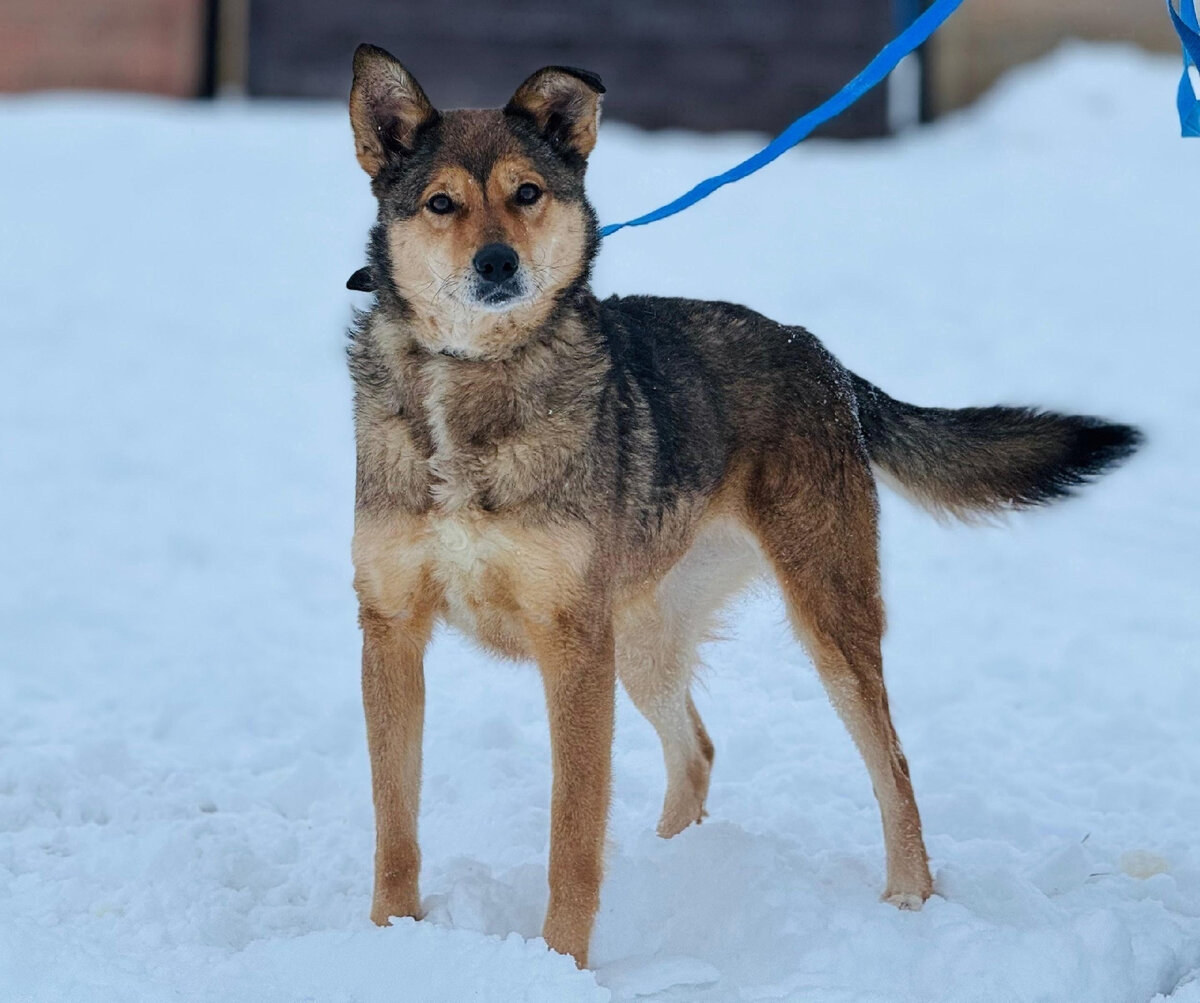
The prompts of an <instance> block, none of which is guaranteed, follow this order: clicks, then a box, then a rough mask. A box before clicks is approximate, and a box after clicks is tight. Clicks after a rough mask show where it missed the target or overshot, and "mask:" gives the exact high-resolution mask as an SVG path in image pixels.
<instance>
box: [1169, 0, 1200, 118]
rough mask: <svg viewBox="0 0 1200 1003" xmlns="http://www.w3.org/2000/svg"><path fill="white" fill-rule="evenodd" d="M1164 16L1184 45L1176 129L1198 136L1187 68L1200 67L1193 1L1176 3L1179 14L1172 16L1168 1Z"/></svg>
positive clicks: (1197, 101)
mask: <svg viewBox="0 0 1200 1003" xmlns="http://www.w3.org/2000/svg"><path fill="white" fill-rule="evenodd" d="M1167 13H1168V14H1170V15H1171V22H1172V23H1173V24H1174V25H1175V30H1176V31H1177V32H1179V41H1181V42H1182V43H1183V76H1182V77H1180V79H1179V91H1178V93H1177V94H1176V97H1175V104H1176V105H1177V106H1178V108H1179V128H1180V131H1181V132H1182V133H1183V135H1185V136H1200V98H1197V97H1196V90H1195V88H1194V87H1193V86H1192V80H1191V77H1190V76H1189V74H1188V66H1189V65H1191V66H1200V24H1197V23H1196V8H1195V6H1194V3H1193V0H1179V13H1178V14H1176V13H1175V4H1174V2H1173V0H1167Z"/></svg>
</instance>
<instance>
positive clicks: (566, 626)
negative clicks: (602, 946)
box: [533, 603, 616, 968]
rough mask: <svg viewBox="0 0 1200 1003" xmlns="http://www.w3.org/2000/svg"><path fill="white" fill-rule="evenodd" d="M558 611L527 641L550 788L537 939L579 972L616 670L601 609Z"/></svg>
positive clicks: (594, 894)
mask: <svg viewBox="0 0 1200 1003" xmlns="http://www.w3.org/2000/svg"><path fill="white" fill-rule="evenodd" d="M584 605H585V606H586V607H587V608H577V609H572V610H559V611H558V612H556V613H555V614H554V615H553V617H552V618H551V619H550V621H549V623H548V624H546V625H544V626H543V628H542V629H540V630H537V631H536V632H534V633H535V636H534V638H533V641H534V651H535V654H536V656H537V660H538V664H539V667H540V668H541V671H542V682H543V684H544V685H545V689H546V706H547V709H548V711H549V715H550V744H551V747H552V755H553V765H554V788H553V793H552V797H551V805H550V904H549V907H548V908H547V910H546V922H545V925H544V927H543V929H542V935H543V936H544V937H545V938H546V943H547V944H549V945H550V947H551V948H553V949H554V950H556V951H559V952H560V953H562V954H570V955H572V956H573V957H574V958H575V963H576V964H577V965H578V966H579V967H580V968H585V967H587V955H588V941H589V939H590V938H591V935H592V923H593V922H594V920H595V918H596V909H597V908H598V906H599V904H600V880H601V877H602V872H603V869H604V835H605V826H606V824H607V822H608V800H609V782H610V774H611V761H612V737H613V702H614V698H615V687H616V669H615V661H614V656H613V631H612V616H611V613H610V612H609V611H608V609H607V608H604V609H599V608H597V604H594V603H587V604H584Z"/></svg>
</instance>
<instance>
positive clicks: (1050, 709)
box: [0, 46, 1200, 1003]
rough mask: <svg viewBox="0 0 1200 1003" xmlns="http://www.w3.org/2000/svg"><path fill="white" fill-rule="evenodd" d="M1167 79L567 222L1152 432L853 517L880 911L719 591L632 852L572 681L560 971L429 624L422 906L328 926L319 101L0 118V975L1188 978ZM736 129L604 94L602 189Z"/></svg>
mask: <svg viewBox="0 0 1200 1003" xmlns="http://www.w3.org/2000/svg"><path fill="white" fill-rule="evenodd" d="M1177 78H1178V64H1177V62H1175V61H1172V60H1168V59H1163V58H1152V57H1147V56H1143V55H1140V54H1137V53H1136V52H1134V51H1132V50H1127V49H1123V48H1097V47H1082V46H1075V47H1070V48H1067V49H1065V50H1062V51H1060V52H1059V53H1057V54H1055V55H1054V56H1053V57H1051V58H1050V59H1048V60H1047V61H1045V62H1043V63H1040V64H1038V65H1036V66H1034V67H1032V68H1028V69H1025V70H1022V71H1020V72H1018V73H1015V74H1013V75H1012V76H1011V77H1009V78H1008V79H1006V80H1005V81H1004V82H1003V83H1002V84H1001V85H1000V86H999V87H998V88H997V90H996V91H995V92H993V94H992V95H991V96H989V97H988V98H987V99H986V100H985V101H984V102H983V103H982V104H981V105H979V106H978V107H976V108H975V109H973V110H971V111H969V112H966V113H964V114H960V115H956V116H953V117H951V118H948V119H946V120H944V121H942V122H941V123H939V124H937V125H936V126H935V127H932V128H929V129H925V130H921V131H918V132H914V133H908V134H905V135H904V136H902V137H901V138H899V139H895V140H887V141H878V142H871V143H860V144H856V145H846V144H838V143H832V142H810V143H806V144H804V145H803V146H802V147H801V148H799V149H798V150H796V151H795V152H793V153H790V154H788V155H787V156H785V157H784V158H783V159H782V160H781V161H780V162H778V163H777V164H775V165H773V166H772V167H771V168H769V169H767V170H765V171H763V172H762V173H760V174H758V175H756V176H755V177H753V178H752V179H749V180H747V181H745V182H743V183H741V184H739V185H736V186H733V187H730V188H726V189H724V190H723V191H721V192H719V193H718V194H717V195H715V196H714V197H712V198H710V199H709V200H708V201H706V202H705V203H704V204H703V205H701V206H699V207H697V208H695V209H693V210H691V211H689V212H687V213H685V214H683V215H681V216H677V217H675V218H674V219H671V220H668V221H665V222H662V223H659V224H656V225H654V226H651V227H647V228H644V229H638V230H634V231H625V232H622V233H621V234H619V235H617V236H614V237H612V238H611V239H610V240H608V241H607V242H606V245H605V247H604V249H603V253H602V255H601V258H600V261H599V264H598V267H597V273H596V287H597V290H598V291H599V292H601V293H608V292H611V291H618V290H619V291H623V292H656V293H662V294H686V295H693V296H702V297H706V298H713V299H718V298H725V299H730V300H734V301H739V302H745V303H748V304H749V305H751V306H753V307H755V308H756V309H759V310H762V311H763V312H765V313H768V314H770V315H772V316H774V317H776V318H778V319H780V320H783V321H788V322H796V323H803V324H805V325H806V326H808V327H809V328H810V329H812V330H813V331H815V332H816V333H817V334H818V335H819V336H820V337H821V338H822V339H823V340H824V341H825V343H826V344H827V345H828V346H829V347H830V348H831V349H832V350H833V351H834V352H835V353H836V354H837V355H838V356H839V357H840V358H841V359H842V360H843V361H844V362H846V363H847V364H848V365H849V366H851V367H852V368H854V369H855V370H857V371H858V372H860V373H862V374H863V375H864V376H866V377H867V378H869V379H871V380H873V381H874V382H877V383H879V384H880V385H882V386H883V387H884V388H885V389H887V390H888V391H889V392H890V393H892V394H893V395H895V396H898V397H901V398H903V399H908V400H913V401H917V402H920V403H929V404H944V405H963V404H968V403H979V404H983V403H994V402H1011V403H1024V402H1033V403H1040V404H1044V405H1047V406H1054V407H1058V408H1065V409H1072V410H1079V411H1083V412H1094V413H1101V414H1106V415H1110V416H1112V417H1116V418H1121V419H1126V420H1132V421H1135V422H1138V423H1140V424H1142V425H1143V426H1144V427H1145V428H1146V429H1147V431H1148V433H1149V436H1150V444H1149V445H1148V447H1147V448H1146V449H1145V451H1144V453H1143V454H1142V455H1140V456H1139V457H1137V458H1135V459H1134V460H1133V461H1132V462H1131V463H1130V464H1129V465H1128V466H1127V467H1126V468H1124V469H1122V470H1121V471H1118V472H1117V473H1115V474H1113V475H1112V476H1110V477H1108V478H1106V479H1105V480H1104V481H1103V482H1102V483H1101V484H1099V485H1097V486H1095V487H1094V488H1092V489H1091V490H1089V491H1088V492H1087V493H1086V494H1085V495H1084V496H1083V497H1081V498H1079V499H1077V500H1075V501H1072V502H1070V503H1069V504H1064V505H1062V506H1059V507H1057V508H1054V509H1047V510H1045V511H1041V512H1037V513H1033V514H1030V515H1028V516H1021V517H1016V518H1013V519H1011V520H1009V522H1008V523H1007V524H1006V525H1004V526H998V527H985V528H978V527H976V528H968V527H958V526H955V527H944V526H939V525H937V524H936V523H934V522H933V521H931V520H930V519H929V518H928V517H927V516H926V515H924V514H923V513H921V512H919V511H916V510H914V509H911V508H910V507H908V506H907V505H906V504H905V503H904V502H902V501H900V500H898V499H896V498H895V497H892V496H890V495H889V496H886V497H885V498H884V501H883V507H884V513H883V523H884V525H883V558H884V570H885V589H886V597H887V600H888V603H889V614H890V622H891V629H890V633H889V635H888V638H887V641H886V649H885V657H886V663H887V670H888V679H889V683H890V690H891V697H892V707H893V712H894V716H895V718H896V722H897V727H898V729H899V731H900V734H901V737H902V738H903V740H904V743H905V749H906V752H907V754H908V759H909V762H910V764H911V766H912V772H913V776H914V780H915V785H916V789H917V795H918V800H919V802H920V805H921V808H922V812H923V816H924V820H925V826H926V835H927V839H928V843H929V848H930V853H931V857H932V865H933V868H934V873H935V881H936V886H937V891H938V896H936V897H935V898H933V899H932V900H931V901H930V902H929V903H928V904H927V905H926V907H925V908H924V909H923V910H922V911H921V912H918V913H904V912H900V911H897V910H895V909H893V908H891V907H889V906H887V905H884V904H881V903H880V902H879V901H878V896H879V893H880V891H881V890H882V887H883V847H882V838H881V834H880V829H879V821H878V813H877V810H876V807H875V804H874V800H873V797H872V794H871V789H870V785H869V783H868V781H867V777H866V772H865V770H864V768H863V766H862V764H861V762H860V760H859V758H858V756H857V754H856V753H855V751H854V750H853V748H852V746H851V744H850V742H849V740H848V739H847V738H846V736H845V734H844V731H843V729H842V727H841V725H840V724H839V722H838V721H837V719H836V717H835V715H834V713H833V711H832V710H831V708H830V707H829V704H828V702H827V700H826V699H825V697H824V695H823V693H822V691H821V688H820V685H819V683H818V681H817V679H816V678H815V675H814V673H813V672H812V670H811V668H810V667H809V666H808V665H807V663H806V660H805V658H804V656H803V654H802V653H801V651H800V649H799V648H798V647H797V646H796V645H795V644H794V643H793V641H792V640H791V639H790V637H789V636H788V632H787V630H786V625H785V620H784V617H783V613H782V610H781V608H780V606H779V604H778V601H777V600H776V598H775V597H774V596H773V595H772V594H771V593H770V592H764V593H763V594H761V595H756V596H754V597H752V598H750V599H748V600H747V601H746V602H744V603H743V604H742V605H741V606H740V608H739V609H738V611H737V615H736V616H734V617H732V618H731V625H730V637H729V640H728V641H727V642H725V643H722V644H716V645H712V646H710V647H709V648H708V649H707V650H706V661H707V666H708V667H707V669H706V671H705V672H704V675H703V685H702V686H701V687H700V688H699V690H698V693H697V703H698V705H699V708H700V711H701V713H702V714H703V716H704V718H705V721H706V723H707V725H708V729H709V731H710V732H711V734H712V735H713V738H714V740H715V742H716V745H717V760H716V768H715V772H714V780H713V788H712V794H711V797H710V800H709V804H708V808H709V811H710V818H709V819H708V820H707V821H706V822H705V824H704V825H702V826H700V827H693V828H691V829H689V830H687V831H685V832H684V833H682V834H681V835H680V836H678V837H677V838H675V839H673V840H670V841H663V840H660V839H658V838H657V837H656V836H655V835H654V825H655V822H656V820H657V817H658V809H659V806H660V799H661V796H662V793H663V785H664V778H663V769H662V765H661V759H660V754H659V749H658V744H657V740H656V738H655V736H654V734H653V732H652V730H651V729H650V727H649V725H647V724H646V723H645V722H644V721H643V720H641V719H640V718H639V717H638V716H637V715H636V713H635V712H634V711H633V710H632V708H631V706H630V705H629V703H628V701H627V700H626V699H625V698H624V697H623V696H622V698H621V702H620V706H619V709H618V711H619V712H618V726H617V740H616V748H615V753H614V769H615V772H614V776H615V786H614V803H613V810H612V820H611V829H610V841H611V849H610V852H609V858H608V876H607V880H606V883H605V886H604V890H603V902H602V907H601V912H600V915H599V918H598V921H597V925H596V932H595V936H594V938H593V942H592V962H593V965H594V971H590V972H579V971H576V970H575V968H574V966H573V964H572V963H571V961H570V960H569V959H567V958H563V957H561V956H557V955H552V954H549V953H548V952H546V950H545V947H544V944H542V942H541V941H540V940H538V939H537V933H538V930H539V928H540V923H541V914H542V910H543V908H544V904H545V898H546V889H545V874H546V871H545V857H546V848H547V830H548V802H549V780H550V772H549V769H550V767H549V752H548V742H547V733H546V724H545V716H544V709H543V706H542V702H541V687H540V684H539V682H538V679H537V676H536V673H535V672H534V671H532V670H531V669H529V668H526V667H512V666H505V665H500V664H497V663H495V662H494V661H492V660H491V659H489V658H487V657H486V656H484V655H482V654H480V653H479V652H478V651H476V650H475V649H474V648H472V647H471V646H470V645H469V644H468V643H467V642H465V641H463V640H462V639H460V638H458V637H456V636H454V635H451V634H443V635H439V636H438V638H437V639H436V641H435V643H434V644H433V646H432V648H431V650H430V651H429V653H428V659H427V670H428V672H427V674H428V685H429V694H428V713H427V733H426V746H425V750H426V751H425V757H426V758H425V797H424V802H423V806H422V815H421V834H422V844H423V849H424V854H425V857H424V869H423V873H422V888H423V892H424V894H425V895H426V905H427V907H428V910H429V918H428V919H427V920H426V921H424V922H421V923H412V922H403V923H400V924H398V925H397V926H395V927H392V928H388V929H383V930H380V929H376V928H374V927H372V926H371V925H370V923H369V922H368V920H367V910H368V901H369V894H370V881H371V873H370V868H371V851H372V822H371V809H370V794H369V783H368V771H367V761H366V750H365V739H364V731H363V724H362V720H361V709H360V705H359V698H358V692H357V686H358V666H357V644H358V635H357V629H356V626H355V606H354V599H353V595H352V592H351V589H350V573H351V572H350V563H349V546H348V544H349V536H350V526H351V508H352V491H353V456H352V436H351V427H350V407H349V396H350V388H349V381H348V378H347V376H346V374H345V369H344V364H343V360H342V344H343V340H342V331H343V330H344V328H345V327H346V325H347V322H348V320H349V314H350V308H351V306H352V305H353V304H361V303H362V302H363V299H362V297H361V295H359V294H354V293H348V292H345V291H344V290H343V289H342V283H343V282H344V280H345V278H346V277H347V276H348V275H349V274H350V273H351V272H352V271H353V270H354V269H355V268H357V267H358V266H359V265H360V264H361V263H362V261H361V257H360V253H361V246H362V242H363V238H364V236H365V233H366V229H367V226H368V225H369V222H370V219H371V216H372V205H371V200H370V197H369V194H368V191H367V185H366V182H365V179H364V178H363V176H362V175H361V173H360V172H359V171H358V168H357V167H356V165H355V163H354V160H353V156H352V151H351V143H350V137H349V129H348V125H347V123H346V121H345V118H344V112H343V109H341V108H340V107H335V106H332V105H313V106H309V105H295V104H289V105H285V104H274V105H272V104H259V105H253V106H246V105H239V104H220V105H217V106H215V107H188V106H181V105H178V104H166V103H158V102H153V101H147V100H130V99H124V100H121V99H116V98H90V97H79V96H74V97H67V96H42V97H30V98H6V99H4V100H3V101H0V149H3V150H4V154H5V155H4V163H3V166H2V167H0V177H2V178H3V184H2V185H0V219H2V220H3V233H4V239H3V240H2V241H0V331H2V332H3V335H2V340H0V353H2V354H0V436H2V439H0V484H2V485H3V489H2V490H0V524H2V525H3V526H4V527H5V532H4V538H3V546H2V547H0V638H2V642H0V643H2V649H0V997H2V998H5V999H16V1000H26V999H34V1000H55V999H68V998H69V999H73V1000H80V1001H89V1000H106V1001H107V1000H144V999H189V1000H190V999H196V1000H209V999H222V1000H235V1001H236V1000H246V1001H251V1000H253V1001H262V1000H301V999H308V1000H320V1001H325V1000H347V1001H349V1000H356V1001H369V1000H422V1001H425V1000H446V1001H460V1000H482V1001H512V1000H529V1001H555V1003H557V1001H571V1000H580V1001H585V1000H586V1001H593V1000H594V1001H601V1000H609V999H611V1000H632V999H655V1000H673V1001H678V1000H697V1001H750V1000H799V999H803V1000H806V1001H809V1000H811V1001H821V1003H867V1001H918V1000H919V1001H939V1000H944V1001H956V1003H961V1001H973V1000H978V1001H1006V1003H1008V1001H1033V1000H1038V1001H1082V1000H1087V1001H1089V1003H1106V1001H1113V1003H1116V1001H1138V1003H1143V1001H1148V1000H1151V999H1152V998H1153V999H1155V1000H1158V1001H1163V1000H1170V1001H1171V1003H1196V1001H1200V846H1198V843H1197V836H1198V830H1200V738H1198V736H1197V727H1196V723H1197V717H1198V712H1200V696H1198V690H1197V673H1198V672H1200V664H1198V663H1200V576H1198V575H1197V574H1196V571H1195V569H1196V567H1197V565H1198V564H1200V533H1197V518H1196V516H1197V502H1196V498H1197V494H1198V491H1200V475H1198V474H1197V469H1198V467H1200V462H1198V461H1200V446H1198V445H1197V443H1200V414H1198V409H1197V395H1196V383H1195V381H1196V376H1195V374H1196V371H1197V366H1198V364H1200V349H1198V348H1197V344H1196V340H1197V339H1196V336H1197V334H1198V333H1200V332H1198V330H1197V323H1196V297H1195V290H1196V288H1197V267H1196V266H1197V257H1196V236H1195V226H1194V216H1195V213H1194V211H1191V210H1192V206H1193V205H1194V200H1195V195H1196V191H1197V189H1196V186H1195V179H1196V178H1197V176H1200V174H1198V171H1200V144H1194V143H1193V144H1189V143H1186V142H1182V141H1180V140H1179V139H1178V138H1177V130H1178V124H1177V121H1176V120H1175V112H1174V103H1173V94H1174V89H1175V84H1176V80H1177ZM610 83H611V84H612V85H613V86H620V82H619V81H611V82H610ZM497 97H498V98H499V97H501V95H500V94H499V93H498V94H497ZM798 110H799V109H798ZM760 142H761V139H760V138H759V137H754V136H722V137H696V136H690V135H684V134H657V135H644V134H641V133H638V132H636V131H634V130H631V129H629V128H624V127H620V126H615V125H613V126H606V127H605V128H604V130H603V134H602V137H601V142H600V146H599V148H598V150H597V152H596V154H595V157H594V161H593V167H592V169H591V172H590V187H591V191H592V194H593V197H594V199H595V201H596V203H597V206H598V208H599V211H600V215H601V218H602V219H603V220H606V221H608V220H615V219H624V218H628V217H629V216H632V215H635V214H637V213H640V212H642V211H645V210H646V209H648V208H651V207H652V206H654V205H657V204H659V203H660V202H661V201H664V200H666V199H667V198H669V197H671V196H674V195H676V194H678V192H680V191H682V190H683V189H684V188H685V187H687V186H690V185H691V184H692V183H693V182H694V181H695V180H697V179H699V178H700V177H702V176H705V175H708V174H711V173H714V172H716V171H717V170H719V169H721V168H723V167H726V166H728V165H729V164H730V163H732V162H734V161H735V160H737V159H740V158H741V157H743V156H745V155H746V154H748V153H749V152H751V151H752V150H753V149H755V148H756V147H757V145H758V144H759V143H760ZM1172 993H1173V994H1174V995H1171V994H1172Z"/></svg>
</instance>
